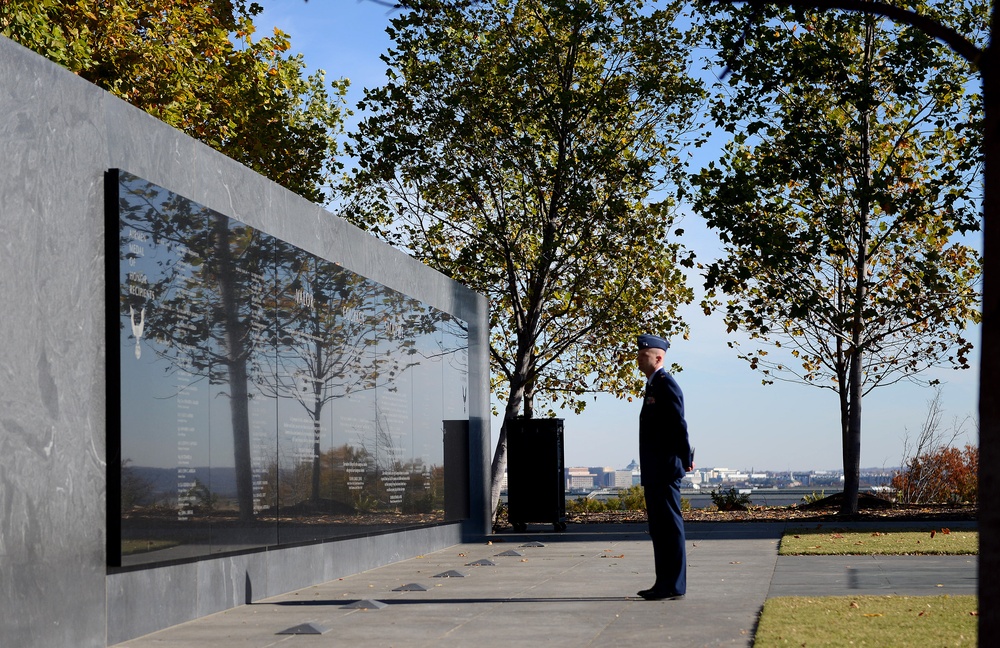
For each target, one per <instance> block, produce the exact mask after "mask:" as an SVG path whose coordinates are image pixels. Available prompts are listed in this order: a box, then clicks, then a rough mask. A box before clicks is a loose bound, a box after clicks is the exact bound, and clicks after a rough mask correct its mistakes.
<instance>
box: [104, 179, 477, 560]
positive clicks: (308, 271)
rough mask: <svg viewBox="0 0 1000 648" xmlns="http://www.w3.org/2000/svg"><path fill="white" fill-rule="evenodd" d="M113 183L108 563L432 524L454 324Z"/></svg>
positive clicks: (183, 206) (454, 402)
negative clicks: (114, 365)
mask: <svg viewBox="0 0 1000 648" xmlns="http://www.w3.org/2000/svg"><path fill="white" fill-rule="evenodd" d="M108 179H109V180H108V181H109V183H114V187H116V189H117V190H116V191H114V192H110V193H109V200H112V201H113V202H114V203H116V204H114V205H112V206H109V219H110V220H109V227H113V223H114V220H115V219H117V225H118V230H117V232H118V237H117V238H118V251H117V255H114V254H112V253H111V252H110V250H109V254H108V258H109V273H111V274H110V276H111V277H114V276H115V275H117V280H118V305H117V310H118V316H119V317H118V322H117V326H118V330H117V331H116V332H115V333H113V335H114V336H115V339H117V347H118V348H117V355H118V357H119V358H118V359H119V362H118V365H119V367H118V371H119V375H118V380H119V383H120V387H119V394H118V396H119V401H120V402H119V403H114V399H113V398H112V399H109V402H110V403H112V405H111V406H112V407H117V408H118V409H119V412H118V413H117V415H118V418H117V419H115V417H114V416H109V420H118V421H119V422H120V425H119V428H120V429H119V430H117V431H116V432H117V433H118V438H117V439H113V440H109V447H110V448H115V449H117V450H119V451H120V465H118V463H119V462H116V465H115V466H114V468H112V467H109V476H113V477H114V479H115V480H116V482H115V483H117V481H118V480H120V491H119V492H117V493H116V492H115V489H113V488H111V489H109V493H110V494H112V495H114V496H117V497H118V499H119V500H120V512H121V515H120V518H121V519H120V529H118V530H117V533H118V534H119V535H120V540H121V556H120V563H118V562H117V560H118V559H119V557H118V556H114V555H113V554H114V553H115V552H114V551H111V550H109V562H110V563H111V564H113V565H114V564H121V565H124V566H129V565H142V564H149V563H162V562H167V561H173V560H182V559H191V558H197V557H201V556H207V555H211V554H213V553H219V552H233V551H241V550H247V549H252V548H256V547H263V546H272V545H278V544H285V543H291V542H303V541H315V540H323V539H327V538H332V537H337V536H345V535H357V534H361V533H370V532H372V531H379V530H385V529H393V528H400V527H402V526H412V525H415V524H428V523H435V522H438V521H441V520H443V519H445V518H444V508H445V499H446V498H445V493H444V491H445V477H444V473H445V468H446V466H445V456H446V452H445V448H444V445H445V442H444V438H443V437H444V431H445V427H446V422H450V423H452V424H454V423H455V422H456V421H458V422H459V423H461V421H462V419H465V420H467V419H468V406H467V397H468V368H467V363H468V330H467V325H466V324H465V323H464V322H462V321H461V320H458V319H456V318H454V317H452V316H450V315H448V314H446V313H444V312H442V311H439V310H437V309H435V308H432V307H430V306H428V305H426V304H423V303H421V302H420V301H418V300H416V299H413V298H410V297H407V296H405V295H403V294H401V293H399V292H397V291H394V290H391V289H389V288H386V287H385V286H382V285H381V284H378V283H376V282H374V281H371V280H370V279H367V278H365V277H363V276H361V275H358V274H356V273H353V272H351V271H350V270H347V269H345V268H342V267H340V266H339V265H338V264H336V263H332V262H330V261H327V260H324V259H322V258H320V257H317V256H315V255H312V254H310V253H307V252H305V251H303V250H301V249H298V248H296V247H295V246H292V245H290V244H288V243H285V242H283V241H280V240H278V239H276V238H274V237H271V236H269V235H266V234H264V233H263V232H260V231H257V230H255V229H254V228H252V227H249V226H247V225H245V224H242V223H240V222H239V221H236V220H234V219H231V218H229V217H227V216H225V215H222V214H219V213H218V212H215V211H213V210H211V209H208V208H205V207H203V206H201V205H198V204H197V203H194V202H192V201H190V200H187V199H185V198H183V197H181V196H178V195H177V194H174V193H172V192H170V191H168V190H166V189H163V188H162V187H158V186H157V185H155V184H153V183H150V182H147V181H145V180H143V179H141V178H138V177H136V176H134V175H131V174H128V173H126V172H123V171H117V172H116V171H112V172H109V174H108ZM112 196H113V199H112ZM116 256H117V260H114V259H115V258H116ZM111 281H113V279H111ZM112 382H113V381H112ZM112 427H113V426H110V425H109V429H111V428H112ZM453 450H454V449H453ZM460 455H461V452H460V453H459V455H454V454H453V456H460ZM453 463H459V462H457V461H453ZM452 473H453V475H454V474H456V473H454V471H452ZM452 482H453V485H452V488H453V489H454V488H456V486H454V484H456V483H458V484H460V483H461V480H458V481H457V482H456V481H455V479H454V477H453V479H452ZM464 487H466V488H467V485H465V486H464ZM460 517H461V516H460ZM449 519H457V518H456V517H455V516H453V515H449ZM109 529H114V524H111V523H109ZM113 548H114V549H115V550H117V548H118V547H117V546H116V545H115V546H113Z"/></svg>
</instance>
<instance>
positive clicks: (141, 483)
mask: <svg viewBox="0 0 1000 648" xmlns="http://www.w3.org/2000/svg"><path fill="white" fill-rule="evenodd" d="M131 463H132V460H131V459H122V464H121V489H122V491H121V512H122V514H123V515H124V514H126V513H128V512H130V511H131V510H132V509H134V508H136V507H138V506H145V505H148V504H151V503H152V501H153V495H154V491H155V489H156V487H155V486H154V485H153V482H151V481H149V480H148V479H146V478H144V477H142V476H141V475H140V474H139V473H138V472H137V471H136V470H135V468H133V467H132V466H130V465H129V464H131Z"/></svg>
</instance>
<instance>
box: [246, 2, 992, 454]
mask: <svg viewBox="0 0 1000 648" xmlns="http://www.w3.org/2000/svg"><path fill="white" fill-rule="evenodd" d="M258 2H260V3H261V4H262V5H263V6H264V8H265V11H264V13H263V14H262V15H260V16H257V17H256V18H255V20H254V22H255V24H256V25H257V28H258V35H262V34H268V33H270V31H271V30H272V28H274V27H278V28H280V29H281V30H282V31H285V32H287V33H288V34H289V35H290V37H291V43H292V51H293V52H301V53H302V54H303V55H304V57H305V62H306V64H307V66H308V67H309V69H310V70H313V69H316V68H321V69H323V70H325V71H326V74H327V78H328V79H334V78H342V77H346V78H348V79H350V81H351V89H350V91H349V94H348V101H349V103H350V105H351V106H352V107H353V106H354V105H355V104H356V103H357V101H358V100H359V99H361V98H362V96H363V88H365V87H369V88H373V87H377V86H378V85H380V84H381V83H382V81H383V80H384V72H385V65H384V64H383V63H382V61H381V60H380V59H379V56H380V55H381V54H382V53H383V52H385V51H386V50H387V49H388V48H389V47H390V46H391V41H390V39H389V37H388V36H387V35H386V33H385V28H386V26H387V25H388V21H389V18H390V17H391V11H392V10H390V9H388V8H386V7H385V6H383V5H381V4H378V3H375V2H371V1H368V0H360V1H359V0H312V1H311V2H304V0H258ZM715 155H716V151H715V150H712V149H706V150H703V151H702V152H700V154H699V157H701V156H704V157H705V159H706V160H709V159H713V158H714V157H715ZM681 227H683V228H684V230H685V234H684V236H683V239H682V240H683V242H684V244H685V245H686V246H687V247H689V248H691V249H692V250H694V251H695V252H696V253H697V255H698V257H699V259H702V260H706V261H707V260H710V259H712V258H714V255H716V254H717V251H718V248H719V246H718V243H717V240H716V238H715V235H714V234H712V233H711V232H709V231H707V230H706V228H705V227H704V226H703V224H702V223H701V219H700V218H698V217H697V216H693V215H691V216H686V217H685V218H684V222H683V224H682V225H681ZM979 245H980V247H981V243H979ZM689 283H691V284H692V285H697V284H700V278H699V277H697V276H694V275H692V276H689ZM684 315H685V319H686V320H687V322H688V324H689V325H690V327H691V335H690V339H688V340H681V339H675V340H672V346H671V349H670V352H669V354H668V360H669V361H672V362H676V363H678V364H679V365H681V366H682V367H684V370H683V371H682V372H680V373H679V374H677V375H676V378H677V380H678V382H679V383H680V385H681V388H682V389H683V390H684V394H685V401H686V409H687V420H688V426H689V432H690V437H691V442H692V445H694V446H695V447H696V448H697V456H696V463H697V464H698V465H699V466H701V467H711V466H715V467H728V468H740V469H751V468H752V469H755V470H808V469H819V470H824V469H838V468H841V467H842V465H843V462H842V458H841V444H840V424H839V409H838V408H839V406H838V400H837V396H836V393H835V392H833V391H831V390H827V389H820V388H817V387H810V386H804V385H798V384H789V383H777V384H775V385H770V386H763V385H761V382H760V379H761V375H760V374H759V373H758V372H754V371H751V370H750V369H749V368H748V367H747V365H746V363H745V362H743V361H741V360H739V359H738V358H736V356H735V353H734V352H733V350H731V349H730V348H728V346H727V345H726V342H727V340H728V339H730V338H728V337H727V335H726V331H725V325H724V324H723V322H722V319H721V317H719V316H712V317H706V316H705V315H703V314H702V312H701V310H700V309H699V308H698V307H697V306H696V305H692V306H691V307H689V308H688V309H687V311H686V312H685V313H684ZM974 340H975V341H976V342H977V343H978V333H975V334H974ZM978 367H979V364H978V353H977V354H975V356H974V361H973V368H972V369H970V370H968V371H961V372H960V371H953V370H950V369H949V370H938V371H935V372H930V373H928V374H925V375H926V376H928V377H936V378H939V379H941V380H942V381H943V383H944V385H943V388H942V403H943V406H944V409H945V411H944V416H943V420H942V421H943V425H944V427H951V426H952V425H953V424H954V423H955V422H957V421H961V420H963V419H966V418H967V417H974V416H975V413H976V409H977V404H976V403H977V397H978ZM932 397H933V392H932V390H930V389H927V388H921V387H917V386H915V385H911V384H909V383H901V384H898V385H894V386H890V387H884V388H879V389H876V390H875V391H873V392H872V393H871V394H869V396H868V397H867V398H865V400H864V403H863V406H862V413H863V419H864V422H863V432H862V441H861V464H862V466H863V467H881V466H895V465H898V463H899V460H900V456H901V454H902V452H903V443H904V439H905V438H906V437H907V436H909V438H910V439H913V438H915V437H916V435H917V434H918V433H919V432H920V429H921V426H922V424H923V422H924V419H925V416H926V412H927V403H928V401H929V400H930V399H931V398H932ZM638 409H639V405H638V403H635V402H633V403H629V402H625V401H619V400H617V399H615V398H613V397H611V396H598V397H597V400H596V402H593V403H591V405H590V406H588V407H587V409H586V410H585V411H584V412H583V413H582V414H581V415H574V414H572V413H571V412H565V413H563V414H560V416H563V417H564V418H565V419H566V423H565V435H566V438H565V448H566V449H565V460H566V465H568V466H610V467H613V468H622V467H624V466H625V465H626V464H628V463H629V461H631V460H632V459H633V458H637V457H638V454H639V451H638V440H637V426H638V415H639V411H638ZM498 428H499V425H498V422H497V421H494V431H493V440H494V444H495V441H496V433H497V430H498ZM965 430H966V432H967V434H966V436H965V437H962V438H961V443H964V442H965V441H971V442H974V443H975V442H977V437H976V433H975V427H974V425H973V424H972V421H971V420H969V421H967V422H966V423H965Z"/></svg>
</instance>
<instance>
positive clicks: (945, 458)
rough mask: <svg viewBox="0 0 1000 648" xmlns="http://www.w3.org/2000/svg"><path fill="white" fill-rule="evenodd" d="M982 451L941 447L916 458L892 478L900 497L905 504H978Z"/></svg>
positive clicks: (969, 447)
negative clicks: (978, 476)
mask: <svg viewBox="0 0 1000 648" xmlns="http://www.w3.org/2000/svg"><path fill="white" fill-rule="evenodd" d="M978 473H979V448H977V447H976V446H974V445H972V444H966V445H965V448H964V449H963V450H959V449H958V448H953V447H939V448H938V449H937V450H934V451H931V452H926V453H924V454H921V455H919V456H916V457H913V458H912V459H910V460H909V462H907V464H906V465H905V466H904V467H903V469H902V470H901V471H899V472H897V473H896V474H895V475H894V476H893V478H892V487H893V488H894V489H895V491H896V498H897V499H898V500H899V501H900V502H902V503H904V504H928V503H945V502H969V503H973V504H974V503H976V502H977V501H978V489H977V481H976V480H977V475H978Z"/></svg>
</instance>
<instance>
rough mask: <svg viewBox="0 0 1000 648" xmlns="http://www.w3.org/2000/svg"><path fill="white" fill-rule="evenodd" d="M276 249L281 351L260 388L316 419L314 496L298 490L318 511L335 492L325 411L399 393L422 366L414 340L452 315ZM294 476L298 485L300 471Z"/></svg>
mask: <svg viewBox="0 0 1000 648" xmlns="http://www.w3.org/2000/svg"><path fill="white" fill-rule="evenodd" d="M276 246H277V253H276V259H277V268H278V270H277V280H278V288H277V295H278V297H277V300H276V309H275V310H276V313H277V320H278V331H279V337H278V350H277V353H276V355H275V356H274V359H273V362H274V363H275V366H274V367H273V368H272V370H270V371H262V372H261V376H263V377H264V378H265V380H266V381H267V382H266V384H263V385H261V388H262V390H263V391H264V392H265V393H269V394H273V395H275V396H278V397H281V398H291V399H294V400H295V401H297V402H298V403H299V404H300V405H301V406H302V407H303V409H305V411H306V412H307V413H308V415H309V418H310V420H311V421H312V426H313V438H312V441H313V451H312V461H311V474H310V479H309V483H310V488H309V493H308V497H306V496H305V493H304V492H301V491H298V490H297V492H299V494H300V495H301V499H302V500H305V499H308V500H309V501H310V502H311V503H312V504H314V505H319V504H320V503H321V500H322V498H321V493H329V492H330V491H328V490H326V489H325V488H323V482H324V480H323V474H324V469H325V468H326V467H325V466H324V465H323V463H324V462H323V461H322V458H323V456H324V454H323V452H322V448H321V434H322V420H323V411H324V408H325V407H326V406H327V405H328V404H329V403H330V402H331V401H333V400H335V399H338V398H343V397H345V396H348V395H350V394H352V393H357V392H360V391H370V390H374V389H376V388H385V389H389V390H393V389H395V381H396V380H397V379H398V377H399V376H400V375H401V374H402V373H403V372H405V371H406V370H407V369H409V368H411V367H413V366H415V365H416V364H419V358H416V357H415V354H416V353H417V350H416V344H415V342H414V336H416V335H427V334H433V333H434V331H436V327H437V324H438V322H439V321H442V320H444V319H447V315H446V314H444V313H442V312H440V311H437V310H436V309H433V308H430V307H428V306H426V305H424V304H422V303H420V302H419V301H417V300H414V299H411V298H409V297H406V296H405V295H402V294H401V293H398V292H396V291H394V290H391V289H388V288H386V287H384V286H381V285H379V284H377V283H375V282H372V281H369V280H367V279H365V278H364V277H362V276H360V275H357V274H355V273H353V272H350V271H348V270H345V269H343V268H341V267H339V266H337V265H336V264H334V263H331V262H329V261H324V260H322V259H319V258H317V257H315V256H313V255H309V254H306V253H304V252H302V251H300V250H297V249H296V248H294V247H293V246H290V245H287V244H284V243H281V242H277V243H276ZM376 345H377V346H378V352H377V353H376V350H375V347H376ZM261 360H264V359H263V357H262V358H261ZM386 442H387V437H385V436H384V435H383V436H382V438H381V440H374V447H373V448H370V449H368V448H365V445H366V444H365V443H364V442H362V444H361V446H360V447H361V449H362V451H363V452H370V454H371V456H372V457H377V456H379V448H380V447H381V448H382V449H383V450H384V449H385V447H386ZM388 442H390V443H391V439H389V440H388ZM382 454H384V452H383V453H382ZM375 461H376V462H377V460H375ZM294 474H296V475H297V476H298V477H296V481H297V482H298V480H299V479H301V467H296V468H295V469H294ZM283 478H284V479H288V478H289V477H283ZM285 495H286V496H287V495H288V494H287V493H286V494H285ZM333 499H334V500H336V498H333ZM286 501H288V500H287V499H286ZM294 501H301V500H294ZM336 501H346V500H336Z"/></svg>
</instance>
